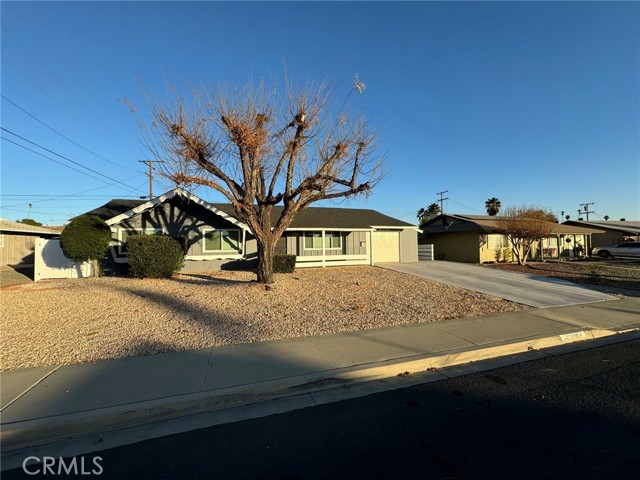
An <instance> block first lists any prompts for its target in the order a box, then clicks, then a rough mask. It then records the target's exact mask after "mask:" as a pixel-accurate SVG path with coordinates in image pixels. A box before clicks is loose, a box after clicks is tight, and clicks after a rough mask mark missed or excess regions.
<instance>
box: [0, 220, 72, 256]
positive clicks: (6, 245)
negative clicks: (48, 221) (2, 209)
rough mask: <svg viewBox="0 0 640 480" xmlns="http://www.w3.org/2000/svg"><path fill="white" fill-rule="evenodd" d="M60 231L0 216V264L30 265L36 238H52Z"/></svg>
mask: <svg viewBox="0 0 640 480" xmlns="http://www.w3.org/2000/svg"><path fill="white" fill-rule="evenodd" d="M59 235H60V233H58V232H56V231H53V230H50V229H48V228H45V227H35V226H33V225H26V224H24V223H19V222H12V221H10V220H5V219H4V218H0V265H1V266H6V265H10V266H21V267H22V266H24V267H28V266H32V265H33V262H34V251H35V245H36V239H37V238H53V237H57V236H59Z"/></svg>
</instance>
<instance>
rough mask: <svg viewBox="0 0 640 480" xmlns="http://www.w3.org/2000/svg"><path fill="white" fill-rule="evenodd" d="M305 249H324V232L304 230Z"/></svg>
mask: <svg viewBox="0 0 640 480" xmlns="http://www.w3.org/2000/svg"><path fill="white" fill-rule="evenodd" d="M304 249H305V250H322V232H304Z"/></svg>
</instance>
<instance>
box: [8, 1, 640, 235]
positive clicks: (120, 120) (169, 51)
mask: <svg viewBox="0 0 640 480" xmlns="http://www.w3.org/2000/svg"><path fill="white" fill-rule="evenodd" d="M1 9H2V11H1V13H2V89H1V90H2V95H3V98H2V102H1V107H2V128H3V130H2V137H3V140H2V144H1V148H2V157H1V158H2V166H1V168H2V170H1V173H2V180H1V191H0V195H1V196H0V208H1V211H2V213H1V215H2V217H4V218H8V219H12V220H16V219H20V218H24V217H26V216H27V215H28V214H29V212H30V216H31V218H34V219H36V220H39V221H41V222H43V223H45V224H53V225H60V224H63V223H64V222H65V221H66V220H68V218H70V217H71V216H74V215H78V214H80V213H83V212H85V211H87V210H90V209H92V208H95V207H97V206H99V205H101V204H103V203H105V202H106V201H107V200H108V199H109V198H137V197H138V196H140V195H145V194H146V193H148V186H147V184H148V180H147V177H146V176H145V175H144V172H145V171H146V170H145V169H146V167H145V166H144V165H143V164H141V163H139V162H138V160H141V159H145V158H148V157H149V153H148V152H146V151H145V149H144V147H143V146H142V143H141V137H140V134H139V129H138V126H137V123H136V118H135V117H134V115H132V113H131V112H130V110H129V109H128V108H127V106H126V105H125V104H124V103H123V102H122V100H123V99H124V98H127V99H129V100H131V101H133V102H134V103H135V104H136V105H137V106H138V107H139V108H141V110H139V112H138V113H139V114H140V115H144V100H143V96H142V92H141V90H140V87H139V85H138V83H136V79H138V80H139V82H140V83H141V84H142V85H143V86H144V89H145V90H147V91H151V92H155V93H158V94H161V93H162V92H163V85H164V82H165V80H166V81H169V82H171V83H174V84H177V85H181V84H185V83H186V84H200V83H207V84H212V85H214V86H215V85H219V84H221V83H224V84H229V85H241V84H243V83H244V82H245V81H246V80H247V78H248V76H249V75H252V77H253V78H259V77H261V76H265V77H270V76H271V75H272V74H275V75H278V76H280V77H281V76H282V73H283V63H285V64H286V66H287V70H288V72H289V73H290V75H292V76H293V78H294V79H295V80H298V81H301V82H305V81H307V80H322V79H324V78H327V77H328V78H329V79H330V80H331V81H332V82H334V83H335V84H336V85H338V86H339V87H340V89H341V90H340V91H341V92H344V93H345V94H346V92H347V91H348V89H349V88H350V86H351V85H352V80H353V77H354V74H356V73H357V74H358V75H359V77H360V79H361V80H362V81H363V82H364V83H366V85H367V89H366V91H365V92H364V94H363V95H358V96H356V97H354V98H353V103H352V108H354V109H355V110H357V111H358V112H359V113H363V114H364V115H366V116H367V117H368V118H369V121H370V124H371V125H372V126H373V127H375V128H377V129H379V130H380V141H381V143H380V150H381V151H382V152H384V153H385V154H386V155H387V158H388V160H387V164H386V170H387V174H386V177H385V179H384V181H383V182H382V183H381V184H380V185H379V186H378V187H377V188H376V189H375V190H374V192H373V195H372V196H371V197H369V198H368V199H361V200H350V201H349V202H347V203H346V204H345V203H343V204H342V205H348V206H349V207H354V208H373V209H376V210H379V211H381V212H384V213H387V214H389V215H392V216H395V217H397V218H401V219H404V220H407V221H410V222H415V221H416V218H415V212H416V211H417V210H418V209H419V208H421V207H426V206H428V205H429V204H430V203H433V202H435V201H436V200H437V198H438V197H437V195H436V193H437V192H440V191H444V190H448V192H447V193H446V196H447V197H448V198H449V200H447V201H445V211H446V212H448V213H461V214H464V213H467V214H482V213H484V202H485V200H486V199H488V198H490V197H493V196H495V197H498V198H499V199H500V200H501V201H502V205H503V207H505V206H508V205H521V204H534V205H539V206H542V207H545V208H549V209H551V210H552V211H553V212H554V213H556V214H557V215H560V212H561V211H564V212H565V215H566V214H569V215H571V217H572V218H573V219H575V218H577V217H578V209H580V208H581V207H580V204H581V203H585V202H594V205H592V206H590V208H591V209H592V210H594V211H595V213H594V214H592V215H591V216H590V218H591V219H601V218H602V217H604V215H608V216H609V217H611V219H616V220H617V219H619V218H626V219H627V220H632V219H633V220H640V3H638V2H621V3H615V2H585V3H581V2H562V3H560V2H534V3H530V2H495V3H494V2H407V3H399V2H395V3H386V2H349V3H347V2H344V3H338V2H282V3H274V2H258V3H249V2H236V3H226V2H225V3H223V2H194V3H182V2H161V3H152V2H139V3H138V2H69V3H66V2H65V3H62V2H21V3H18V2H4V1H3V2H2V4H1ZM34 117H35V118H34ZM43 123H44V124H46V125H47V126H45V125H44V124H43ZM52 129H54V130H56V131H57V132H59V133H60V134H62V135H64V137H66V138H64V137H63V136H61V135H59V134H58V133H55V132H54V131H53V130H52ZM16 135H19V136H20V137H22V138H19V137H17V136H16ZM11 142H15V143H18V144H20V145H22V146H23V147H27V148H29V149H31V150H34V151H35V152H39V153H40V154H43V155H46V156H48V157H50V158H49V159H47V158H44V157H42V156H41V155H38V154H36V153H34V152H32V151H28V150H26V149H24V148H22V147H19V146H17V145H15V143H11ZM29 142H33V143H29ZM34 143H35V144H38V145H39V146H36V145H34ZM41 147H45V148H46V149H48V150H49V151H45V150H42V148H41ZM58 155H60V156H62V157H66V159H70V160H72V161H73V162H76V163H70V162H69V161H68V160H66V159H63V158H61V157H60V156H58ZM53 160H55V161H56V162H60V163H63V164H66V165H68V166H71V167H73V168H75V169H77V170H81V171H83V172H85V173H87V174H89V175H91V176H92V177H93V178H91V177H89V176H86V175H83V174H81V173H79V172H77V171H74V170H71V169H70V168H67V167H65V166H62V165H60V163H55V162H54V161H53ZM78 164H79V165H78ZM80 165H82V166H84V167H88V168H90V169H91V170H92V171H88V170H86V169H84V168H82V167H81V166H80ZM118 182H120V183H118ZM109 184H111V185H109ZM169 188H170V185H169V184H167V183H164V184H163V183H161V182H157V183H156V185H155V186H154V193H155V194H157V193H160V192H162V191H164V190H168V189H169ZM197 194H198V196H200V197H202V198H203V199H206V200H211V201H223V199H222V198H221V196H220V195H218V194H215V193H213V192H210V191H207V190H206V189H203V188H201V189H199V190H197ZM29 203H31V205H32V207H31V210H29V206H28V204H29Z"/></svg>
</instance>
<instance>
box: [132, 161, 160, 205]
mask: <svg viewBox="0 0 640 480" xmlns="http://www.w3.org/2000/svg"><path fill="white" fill-rule="evenodd" d="M138 162H140V163H144V164H145V165H149V173H147V175H148V176H149V200H151V199H152V198H153V160H138ZM156 163H164V161H162V160H156Z"/></svg>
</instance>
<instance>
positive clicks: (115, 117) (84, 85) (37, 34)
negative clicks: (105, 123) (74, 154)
mask: <svg viewBox="0 0 640 480" xmlns="http://www.w3.org/2000/svg"><path fill="white" fill-rule="evenodd" d="M11 8H12V10H13V11H14V12H15V13H16V14H17V15H18V16H19V17H20V18H21V19H22V21H23V22H24V23H25V24H26V25H27V26H28V27H29V28H30V29H31V31H32V32H33V33H35V34H36V36H37V37H38V38H39V39H40V41H41V42H42V43H44V44H45V45H46V46H47V48H48V49H49V50H51V52H52V53H53V54H54V55H55V56H56V58H57V59H58V60H59V61H60V63H61V64H62V65H64V66H65V67H66V68H67V70H69V72H71V74H72V75H73V76H74V77H75V78H76V80H78V82H79V83H80V84H81V85H82V86H83V87H84V88H86V89H87V91H88V92H89V93H90V94H91V95H92V96H93V98H95V99H96V100H97V101H98V103H100V105H102V107H103V108H104V109H105V110H106V111H107V112H109V113H110V114H111V116H112V117H113V118H114V119H115V121H116V122H118V123H119V124H120V126H121V127H122V128H124V129H125V131H127V133H129V130H128V129H127V127H126V126H125V125H124V124H123V123H122V121H121V120H120V119H119V118H118V117H117V116H116V115H115V114H114V113H113V112H112V111H111V109H110V108H109V107H107V106H106V105H105V104H104V103H103V102H102V100H100V98H99V97H98V96H97V95H96V94H95V93H94V92H93V90H91V88H89V86H88V85H87V84H86V83H85V82H84V81H83V80H82V79H81V78H80V77H79V76H78V75H77V74H76V72H75V71H74V70H73V69H72V68H71V67H70V66H69V65H68V64H67V63H66V62H65V61H64V60H63V59H62V57H61V56H60V55H58V52H57V51H56V50H55V49H54V48H53V47H52V46H51V44H50V43H49V42H47V41H46V40H45V39H44V38H43V37H42V36H41V35H40V33H38V30H36V29H35V28H33V25H31V23H29V21H27V19H26V18H24V16H23V15H22V14H21V13H20V12H19V11H18V10H17V9H16V8H15V7H13V5H11ZM123 140H124V139H123Z"/></svg>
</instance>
